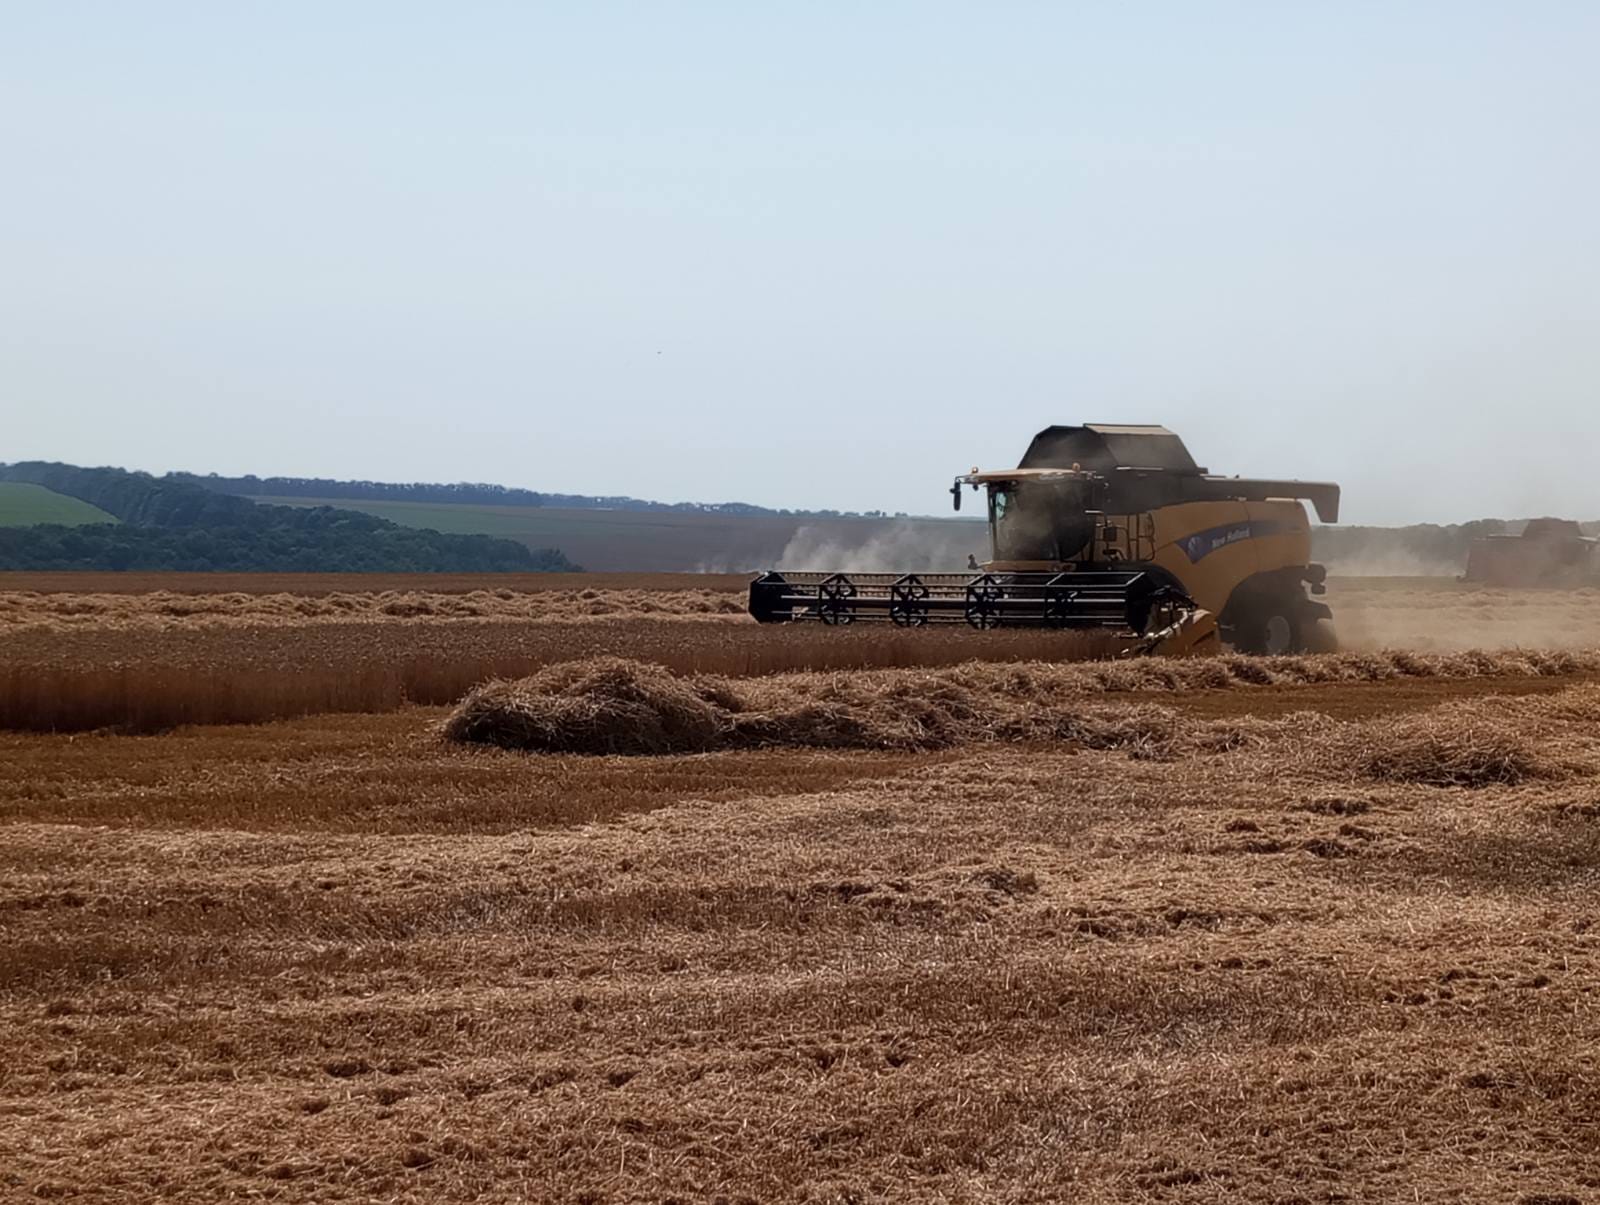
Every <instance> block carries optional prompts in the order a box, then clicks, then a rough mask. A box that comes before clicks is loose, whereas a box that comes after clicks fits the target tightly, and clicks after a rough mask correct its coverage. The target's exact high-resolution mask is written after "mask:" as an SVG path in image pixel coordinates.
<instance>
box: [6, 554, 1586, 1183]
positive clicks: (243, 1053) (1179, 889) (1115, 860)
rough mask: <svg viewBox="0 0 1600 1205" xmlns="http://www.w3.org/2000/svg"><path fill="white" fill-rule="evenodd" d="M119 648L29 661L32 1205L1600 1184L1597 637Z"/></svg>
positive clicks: (692, 639) (16, 668) (259, 642)
mask: <svg viewBox="0 0 1600 1205" xmlns="http://www.w3.org/2000/svg"><path fill="white" fill-rule="evenodd" d="M401 586H403V584H401ZM401 586H397V585H395V584H390V585H387V586H385V589H397V590H399V589H401ZM583 588H588V587H579V590H581V589H583ZM616 588H617V589H624V588H626V589H636V588H639V587H638V586H637V584H635V585H631V586H628V587H616ZM685 589H691V588H690V587H685V586H683V585H681V584H676V585H674V586H672V587H671V590H673V591H681V590H685ZM1368 589H1369V590H1370V592H1371V593H1373V594H1375V595H1376V594H1384V593H1391V592H1394V591H1396V590H1398V589H1399V588H1398V587H1395V586H1392V585H1385V584H1378V585H1373V586H1371V587H1368ZM1420 589H1422V587H1418V586H1408V587H1406V588H1405V589H1404V590H1403V591H1401V592H1402V593H1405V592H1409V593H1415V592H1416V591H1418V590H1420ZM1452 589H1453V587H1450V586H1441V588H1440V591H1439V592H1440V593H1441V594H1444V595H1449V594H1450V593H1451V591H1452ZM165 592H166V593H167V594H176V593H179V591H174V590H172V589H170V588H167V589H166V591H165ZM342 592H343V593H350V591H348V590H347V591H342ZM401 592H404V591H403V590H401ZM105 593H107V592H106V591H103V590H96V591H88V592H86V596H87V595H88V594H95V595H103V594H105ZM265 593H283V591H270V592H265ZM337 593H341V591H330V592H329V593H328V594H326V595H321V596H317V597H331V596H332V595H333V594H337ZM355 593H361V592H360V591H355ZM367 593H369V594H373V595H376V594H378V593H381V591H368V592H367ZM460 593H461V594H467V593H470V591H467V590H463V591H461V592H460ZM305 597H311V596H310V595H306V596H305ZM502 601H508V600H502ZM517 605H519V606H521V605H524V604H523V603H520V602H518V603H517ZM526 605H528V606H529V607H531V606H532V604H526ZM1406 605H1407V606H1408V607H1410V606H1414V605H1415V604H1414V602H1411V601H1408V602H1407V604H1406ZM1559 606H1560V608H1561V609H1563V610H1564V611H1570V610H1571V608H1572V603H1571V602H1570V600H1563V601H1561V602H1560V603H1559ZM169 618H170V617H169ZM125 619H126V614H123V615H122V616H121V619H117V618H112V619H109V620H108V621H107V622H106V623H105V624H104V625H102V626H98V627H97V626H96V625H94V624H88V625H82V624H76V623H75V624H73V625H70V627H69V626H61V625H56V626H52V625H53V623H54V621H53V620H51V621H48V622H41V623H38V624H34V625H33V626H31V627H30V626H28V625H26V624H18V625H11V626H7V627H3V628H0V664H4V665H5V666H6V667H7V669H8V671H9V672H12V673H13V678H12V679H5V680H7V681H11V682H12V685H11V686H10V687H8V688H7V690H8V693H7V695H6V697H7V698H8V699H10V700H11V703H10V706H12V708H13V710H12V711H11V712H9V713H8V715H9V716H10V717H11V722H9V723H8V724H7V725H6V726H7V727H8V728H10V729H11V730H9V731H0V818H3V822H4V825H5V830H4V832H5V839H4V841H3V842H0V1021H3V1024H0V1151H3V1152H5V1157H4V1158H3V1159H0V1199H4V1200H10V1199H17V1200H38V1199H72V1200H81V1201H105V1202H127V1201H139V1202H142V1201H151V1202H154V1201H176V1202H196V1203H198V1202H213V1201H218V1200H231V1199H243V1198H256V1199H263V1200H275V1201H294V1202H299V1201H308V1202H309V1201H318V1202H321V1201H351V1202H356V1201H374V1200H384V1201H398V1202H439V1201H508V1202H509V1201H591V1202H602V1201H605V1202H612V1201H615V1202H631V1201H656V1202H661V1201H671V1200H676V1201H685V1202H687V1201H718V1200H720V1201H726V1202H734V1201H788V1200H795V1201H815V1202H824V1201H826V1202H869V1201H886V1202H887V1201H928V1200H936V1201H973V1202H978V1201H1016V1202H1023V1201H1056V1200H1061V1201H1067V1200H1071V1201H1087V1202H1112V1201H1117V1202H1123V1201H1127V1202H1133V1201H1173V1202H1213V1201H1224V1200H1227V1201H1246V1202H1288V1201H1305V1202H1332V1201H1366V1200H1406V1201H1412V1200H1420V1201H1469V1200H1470V1201H1507V1202H1521V1203H1523V1205H1540V1203H1542V1205H1555V1203H1558V1202H1560V1203H1565V1202H1585V1201H1590V1200H1593V1199H1595V1198H1596V1196H1597V1194H1600V1154H1597V1153H1596V1151H1595V1149H1594V1144H1593V1143H1592V1141H1591V1138H1592V1126H1593V1121H1592V1119H1593V1117H1594V1116H1595V1115H1597V1113H1600V1098H1597V1087H1596V1085H1597V1084H1600V1078H1597V1071H1600V1068H1597V1067H1596V1058H1597V1056H1596V1054H1595V1051H1596V1050H1597V1049H1600V1045H1597V1038H1600V1014H1597V1010H1596V1008H1595V1003H1594V1001H1595V996H1596V993H1597V992H1600V909H1597V906H1596V903H1595V901H1596V899H1597V898H1600V895H1597V893H1596V889H1597V887H1600V778H1597V773H1600V738H1597V724H1600V654H1597V653H1595V652H1593V651H1590V650H1586V649H1585V648H1583V647H1582V645H1581V642H1572V641H1562V640H1552V641H1550V642H1548V645H1547V646H1542V647H1535V648H1524V649H1521V650H1520V651H1507V650H1506V649H1505V648H1504V647H1503V646H1499V645H1497V642H1494V641H1485V642H1483V643H1485V644H1486V645H1487V646H1488V648H1490V649H1496V648H1497V647H1498V650H1499V651H1483V652H1441V651H1416V650H1407V649H1392V650H1389V651H1386V652H1379V651H1364V650H1360V649H1356V650H1352V651H1348V652H1345V653H1341V654H1336V655H1331V656H1325V657H1316V658H1285V659H1248V658H1222V659H1211V660H1203V661H1202V660H1196V661H1185V662H1153V661H1145V662H1137V663H1131V662H1115V661H1103V660H1092V659H1091V660H1084V659H1083V658H1084V657H1085V656H1091V657H1092V656H1093V653H1094V650H1087V649H1085V650H1072V651H1071V652H1070V653H1069V655H1067V656H1065V657H1063V656H1056V657H1054V658H1053V659H1052V660H1049V661H1040V660H1039V659H1038V649H1037V648H1035V649H1033V650H1031V653H1032V656H1029V655H1028V654H1029V653H1030V650H1028V649H1025V648H1023V647H1021V646H1018V647H1015V648H1005V647H1003V646H1000V645H996V646H994V648H993V649H986V648H984V647H983V646H982V645H981V644H974V643H972V642H970V641H968V642H966V643H965V644H964V645H962V646H961V647H960V648H959V649H958V650H952V651H951V652H950V659H949V660H944V661H941V660H939V659H938V658H937V657H936V656H935V655H934V654H933V651H932V649H931V647H923V646H920V645H908V646H905V647H904V648H903V649H902V651H901V653H900V654H899V655H900V656H901V657H902V658H903V659H902V661H901V662H899V663H894V662H891V661H884V662H882V663H880V664H878V665H876V666H870V665H869V666H863V665H861V664H855V665H822V666H813V665H809V664H807V662H808V661H809V659H810V658H812V657H814V656H817V655H818V654H815V653H812V652H809V651H807V650H806V649H804V648H803V647H802V646H800V645H796V646H792V647H785V646H782V645H774V646H771V647H770V648H767V649H765V651H764V652H763V653H762V656H763V657H765V658H766V659H765V660H756V659H753V658H754V657H755V654H754V653H752V651H751V650H752V649H754V648H757V647H761V646H756V645H747V644H743V643H741V642H742V641H743V640H745V639H746V638H747V636H748V635H749V634H750V633H752V632H753V633H755V634H757V635H758V636H759V634H760V633H761V632H762V629H759V628H756V627H755V626H754V625H746V624H744V623H743V622H741V621H739V620H738V618H737V616H732V617H728V616H725V615H720V614H719V613H718V612H717V611H715V610H712V611H709V612H704V613H701V617H700V618H687V619H685V618H675V617H672V616H662V615H660V614H640V615H629V614H621V615H619V614H610V615H604V616H598V617H594V618H592V619H591V618H582V619H571V618H567V619H561V620H541V619H539V618H538V617H537V616H535V615H519V616H512V617H507V616H497V617H484V616H457V617H453V618H451V617H444V616H440V615H431V616H429V615H413V616H407V617H399V616H388V617H384V618H377V617H367V618H360V619H352V620H348V621H342V622H332V623H330V622H326V621H323V620H317V619H310V618H308V619H307V620H306V621H305V622H303V623H300V624H295V623H293V622H282V621H280V620H278V619H272V618H269V619H268V620H267V621H266V622H264V623H261V624H259V625H251V624H224V625H220V626H206V625H205V624H204V623H203V621H201V620H199V619H193V618H182V617H178V618H177V619H176V622H175V624H173V625H169V626H166V627H163V626H160V625H154V626H139V624H138V623H135V624H134V625H132V626H129V625H127V624H125V623H123V622H122V620H125ZM633 629H636V631H634V632H633V634H632V635H629V632H630V630H633ZM779 631H782V629H779ZM541 633H543V634H545V635H543V636H541V635H540V634H541ZM586 634H587V635H586ZM884 634H885V633H876V635H884ZM828 635H836V636H839V635H842V636H845V637H846V638H847V643H850V642H853V641H854V640H855V639H856V637H858V636H862V635H872V634H863V633H831V634H828ZM891 635H893V634H891ZM900 635H904V634H900ZM975 635H978V636H979V637H980V639H981V634H975ZM1017 635H1025V634H1017ZM1031 638H1032V639H1037V636H1034V637H1031ZM540 639H548V640H550V641H551V642H552V643H549V644H546V645H541V644H539V643H537V642H538V640H540ZM585 640H592V641H593V643H591V644H586V643H585ZM630 641H631V642H632V643H630ZM529 642H531V643H529ZM697 642H703V643H697ZM1508 643H1516V642H1514V641H1511V642H1508ZM719 648H720V649H721V650H722V652H720V653H717V652H716V650H718V649H719ZM407 649H409V650H411V655H412V656H413V657H414V658H415V664H414V665H411V664H410V663H408V662H406V661H405V660H404V657H405V655H406V654H405V650H407ZM52 650H56V654H57V655H56V660H55V661H54V662H52V661H51V659H50V657H51V651H52ZM1054 651H1057V652H1059V650H1054ZM986 653H992V655H993V656H994V658H995V660H985V659H984V656H985V654H986ZM713 654H715V655H713ZM619 655H620V656H621V657H632V658H633V659H632V660H631V661H629V660H622V659H618V658H619ZM851 655H852V656H855V657H857V658H858V660H859V659H863V658H864V657H865V653H863V652H859V651H858V652H855V653H852V654H851ZM474 658H477V659H478V660H476V661H475V660H473V659H474ZM518 658H520V660H518ZM608 658H609V659H608ZM673 658H676V659H677V660H676V662H674V661H673ZM719 658H720V659H719ZM741 658H742V659H743V660H741ZM408 665H409V666H410V668H409V669H408ZM30 667H31V668H30ZM52 667H53V668H54V669H55V670H56V671H58V672H60V673H62V674H71V673H77V674H80V675H89V674H93V673H98V674H101V675H113V674H116V673H125V674H126V676H125V677H124V679H122V681H123V682H124V683H125V685H124V686H122V687H120V688H119V689H120V690H122V692H123V693H122V694H121V695H120V696H118V697H119V698H120V699H121V702H120V703H119V704H117V705H115V706H113V705H106V706H105V707H104V708H103V710H105V711H106V713H107V714H120V715H121V717H122V718H121V719H118V720H115V721H112V722H110V726H102V725H97V724H93V723H91V719H92V717H90V716H88V715H86V714H85V715H81V716H80V717H79V721H78V722H76V723H68V724H63V725H60V727H63V728H71V729H75V730H74V731H58V732H47V731H26V730H23V729H28V728H41V727H48V725H44V724H41V723H30V722H28V720H27V717H28V715H29V714H34V713H29V712H28V711H27V710H26V703H25V700H23V697H22V695H20V694H19V693H18V692H19V691H23V690H28V689H31V690H34V691H35V692H36V694H35V696H34V698H35V703H34V704H33V706H35V707H42V706H46V705H55V706H64V704H63V703H62V702H61V700H63V699H65V698H67V697H68V696H67V695H66V694H55V695H52V694H51V693H50V692H49V691H48V690H47V689H46V688H45V687H44V686H41V685H40V682H41V679H39V678H38V677H37V676H36V675H37V672H38V670H40V669H44V668H52ZM118 667H123V668H120V669H119V668H118ZM363 667H365V671H366V672H367V673H368V674H369V675H370V676H371V680H370V682H369V681H367V680H365V679H363V678H362V676H361V673H360V672H358V671H360V670H362V668H363ZM441 667H443V668H441ZM450 667H455V669H453V670H452V669H450ZM424 668H426V672H428V673H431V674H445V673H446V672H447V671H448V673H449V674H451V675H453V676H448V677H437V678H434V679H432V680H431V681H432V682H433V686H432V687H428V688H426V689H433V690H435V691H436V693H435V694H433V695H426V691H425V688H424V686H423V685H422V682H421V678H420V677H419V678H418V679H417V680H415V681H411V682H407V681H405V680H404V673H406V672H412V673H415V674H418V675H421V674H422V673H423V671H424ZM24 671H26V672H24ZM158 671H159V672H160V673H165V674H167V675H169V677H168V678H167V679H165V681H164V685H161V689H160V690H159V691H157V692H156V694H158V695H160V696H161V697H163V698H166V699H167V700H168V704H167V706H168V708H169V711H172V710H174V709H175V710H176V711H181V709H182V707H184V706H189V707H191V708H198V711H197V712H196V716H197V718H204V719H207V720H215V719H219V718H235V719H252V720H253V719H262V718H264V717H263V716H262V715H259V714H253V711H256V712H267V713H270V712H271V711H272V709H273V707H274V706H277V707H282V708H285V709H287V710H289V711H291V712H292V711H293V709H294V708H298V707H307V706H312V709H313V710H315V711H316V714H300V715H290V717H289V718H280V719H276V720H272V721H271V722H257V723H231V724H218V723H192V724H185V723H182V722H181V721H182V719H183V717H182V715H178V714H166V715H165V717H164V718H163V717H162V716H159V715H155V714H154V713H152V714H151V715H149V716H147V717H146V719H145V720H144V721H140V720H139V719H138V718H137V717H136V716H134V717H131V718H130V712H131V711H133V710H136V703H137V700H138V699H139V698H140V697H141V691H146V692H147V691H150V690H151V689H152V683H156V682H157V680H156V678H154V677H151V676H149V675H154V674H156V673H157V672H158ZM669 671H670V672H669ZM315 673H324V674H325V675H326V677H325V678H324V679H322V681H323V688H324V689H325V690H326V691H327V692H329V693H328V695H327V697H325V698H324V699H323V700H321V702H320V703H319V702H317V701H316V700H310V702H309V703H308V700H307V699H306V697H305V695H304V694H303V693H301V687H302V686H303V684H304V683H305V682H306V681H308V680H309V679H308V678H307V675H311V674H315ZM141 674H143V675H146V676H145V677H142V678H141V677H140V676H139V675H141ZM17 675H21V676H20V677H19V676H17ZM394 675H400V678H399V679H398V684H397V679H396V678H395V677H394ZM486 679H498V684H496V685H489V684H486V683H485V680H486ZM111 680H112V679H111V678H108V677H104V676H103V677H102V678H100V679H98V681H99V682H100V685H101V689H102V690H104V689H105V683H106V682H108V681H111ZM74 681H75V682H78V683H79V684H80V685H79V688H78V689H79V693H78V694H77V695H75V696H72V697H75V698H78V699H79V700H80V703H79V705H84V706H86V704H83V703H82V701H83V700H90V699H92V698H93V697H94V693H93V690H91V689H90V687H89V686H88V685H85V684H86V683H88V682H89V681H90V679H89V678H87V677H80V678H77V679H74ZM18 682H21V683H23V685H21V686H18V685H17V683H18ZM229 682H231V683H232V684H233V685H232V687H231V688H230V689H231V691H232V693H231V694H229V695H227V696H226V699H231V700H232V703H231V704H230V705H234V706H237V707H238V708H239V709H240V714H238V715H236V716H227V715H219V714H218V711H217V709H219V708H221V707H222V705H223V702H224V701H225V700H224V696H223V695H221V694H218V693H216V692H218V691H221V690H222V689H223V688H224V686H225V684H227V683H229ZM274 682H278V683H290V684H291V685H290V686H288V687H285V688H284V689H285V690H287V691H288V694H287V695H286V696H284V697H283V698H280V699H279V700H278V701H277V703H275V704H270V705H264V706H258V705H257V704H256V703H253V702H252V700H257V699H259V697H260V696H262V695H270V693H271V690H272V689H273V683H274ZM480 684H481V685H482V689H481V690H477V691H474V690H473V687H475V686H479V685H480ZM158 685H159V683H158ZM135 686H137V688H138V689H135ZM341 690H344V691H348V692H350V693H349V695H348V696H340V695H339V694H338V692H339V691H341ZM368 691H371V692H373V693H371V694H370V695H367V694H364V692H368ZM384 692H390V693H388V694H384ZM413 692H415V693H413ZM113 693H114V692H113ZM419 695H426V702H418V701H417V697H418V696H419ZM380 696H381V697H380ZM52 699H53V700H55V702H54V703H53V704H51V703H50V701H51V700H52ZM185 699H187V700H189V702H187V703H185V702H184V700H185ZM19 700H22V701H21V702H19ZM196 700H199V701H200V702H198V703H197V702H196ZM324 707H326V708H328V710H324ZM119 708H120V713H119ZM469 721H470V723H469ZM174 724H176V725H177V726H173V725H174ZM663 733H665V734H668V739H667V742H666V744H665V745H662V744H659V743H652V742H656V741H658V738H659V737H660V734H663ZM508 734H509V735H508ZM530 734H531V735H530ZM597 734H598V737H597ZM640 734H643V743H642V744H641V739H640ZM594 739H602V740H603V741H606V742H610V744H609V746H608V747H609V748H611V749H613V750H614V751H613V752H608V753H599V754H596V753H591V752H584V751H582V750H583V749H585V748H588V747H590V746H587V745H585V744H584V743H583V742H584V741H590V740H594ZM552 742H554V743H552ZM562 742H565V743H562Z"/></svg>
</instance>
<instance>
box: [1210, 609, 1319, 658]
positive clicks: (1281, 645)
mask: <svg viewBox="0 0 1600 1205" xmlns="http://www.w3.org/2000/svg"><path fill="white" fill-rule="evenodd" d="M1231 627H1232V632H1231V633H1230V635H1229V639H1228V643H1229V644H1231V645H1233V647H1234V648H1236V649H1238V650H1239V652H1241V653H1257V654H1261V655H1264V656H1269V657H1278V656H1282V655H1283V654H1285V653H1298V652H1302V651H1304V647H1305V646H1304V644H1303V643H1302V641H1301V615H1300V608H1299V607H1297V606H1295V605H1294V600H1293V599H1284V600H1282V601H1281V602H1271V601H1266V600H1263V601H1262V602H1260V603H1257V604H1256V605H1254V606H1251V607H1250V608H1249V609H1248V610H1246V611H1245V613H1244V614H1243V615H1240V616H1237V617H1236V618H1235V619H1234V621H1233V624H1232V625H1231Z"/></svg>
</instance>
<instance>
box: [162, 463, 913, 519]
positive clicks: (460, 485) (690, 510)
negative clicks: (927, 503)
mask: <svg viewBox="0 0 1600 1205" xmlns="http://www.w3.org/2000/svg"><path fill="white" fill-rule="evenodd" d="M167 477H168V478H169V479H170V480H174V481H186V482H188V483H190V484H191V485H200V486H204V487H205V488H206V489H209V490H216V491H217V492H218V493H223V494H237V495H239V496H241V497H245V498H255V499H258V500H269V501H278V500H281V499H285V498H296V499H314V500H316V501H317V502H318V503H320V504H326V503H334V504H343V503H347V502H352V501H358V502H417V503H431V504H441V505H468V506H494V507H553V508H558V509H561V510H630V511H652V512H657V513H663V514H707V515H778V516H785V517H787V516H794V517H797V518H823V519H826V518H839V517H841V516H845V515H849V516H851V517H858V518H869V519H883V518H889V517H890V516H888V515H887V514H885V513H884V512H883V511H867V512H865V513H862V514H857V513H856V512H849V511H836V510H804V511H792V510H781V509H774V508H772V507H767V506H755V505H752V504H751V503H749V502H649V501H646V500H645V499H643V498H629V497H623V496H611V495H602V494H546V493H540V492H539V491H537V490H527V489H520V488H518V487H516V486H507V485H488V484H484V483H482V482H465V481H459V482H455V483H454V484H438V483H428V482H417V481H414V482H395V481H340V480H336V479H333V478H329V477H256V476H254V475H248V476H244V477H220V476H218V475H217V474H216V473H207V474H204V475H201V474H199V473H168V474H167ZM902 517H903V516H902Z"/></svg>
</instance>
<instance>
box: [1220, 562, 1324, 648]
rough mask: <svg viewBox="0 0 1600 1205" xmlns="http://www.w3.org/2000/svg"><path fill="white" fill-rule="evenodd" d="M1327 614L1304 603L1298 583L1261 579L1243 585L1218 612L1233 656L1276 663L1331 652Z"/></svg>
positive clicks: (1315, 605) (1321, 607) (1278, 577)
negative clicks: (1287, 656)
mask: <svg viewBox="0 0 1600 1205" xmlns="http://www.w3.org/2000/svg"><path fill="white" fill-rule="evenodd" d="M1327 619H1328V608H1327V607H1326V606H1324V605H1323V604H1322V603H1320V602H1316V601H1314V600H1312V599H1310V598H1307V597H1306V592H1305V587H1304V586H1303V585H1301V583H1300V581H1299V579H1298V577H1289V576H1288V575H1286V574H1273V575H1270V576H1269V575H1265V574H1263V575H1262V576H1261V577H1258V578H1255V579H1253V580H1252V581H1250V582H1247V583H1245V585H1243V586H1241V587H1240V588H1239V589H1238V590H1236V591H1234V595H1233V597H1232V598H1231V599H1229V600H1228V605H1227V606H1226V607H1224V608H1223V612H1222V616H1221V627H1222V632H1223V637H1224V638H1225V639H1226V640H1227V642H1228V644H1229V645H1230V646H1231V647H1232V648H1233V649H1234V650H1235V651H1237V652H1241V653H1252V654H1255V655H1257V656H1266V657H1279V656H1283V655H1285V654H1289V653H1322V652H1329V651H1331V650H1332V649H1333V648H1334V647H1336V645H1337V642H1336V641H1335V639H1334V636H1333V630H1332V626H1331V625H1330V624H1329V623H1328V622H1327Z"/></svg>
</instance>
